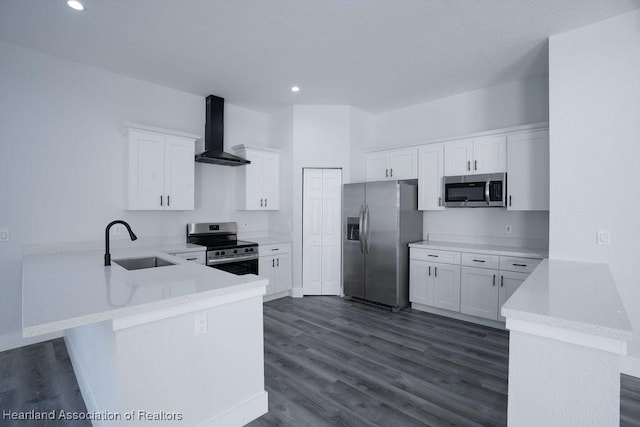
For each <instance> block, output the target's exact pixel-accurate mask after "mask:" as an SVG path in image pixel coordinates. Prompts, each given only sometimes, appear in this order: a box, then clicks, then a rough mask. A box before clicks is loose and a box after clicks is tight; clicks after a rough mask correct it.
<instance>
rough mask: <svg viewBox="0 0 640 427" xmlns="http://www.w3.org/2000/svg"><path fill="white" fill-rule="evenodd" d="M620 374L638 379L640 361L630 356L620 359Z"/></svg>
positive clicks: (639, 376) (639, 375)
mask: <svg viewBox="0 0 640 427" xmlns="http://www.w3.org/2000/svg"><path fill="white" fill-rule="evenodd" d="M620 372H622V373H623V374H626V375H631V376H632V377H636V378H640V359H638V358H637V357H631V356H624V357H622V358H621V359H620Z"/></svg>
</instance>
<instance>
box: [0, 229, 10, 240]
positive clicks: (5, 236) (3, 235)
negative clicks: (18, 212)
mask: <svg viewBox="0 0 640 427" xmlns="http://www.w3.org/2000/svg"><path fill="white" fill-rule="evenodd" d="M9 239H11V234H9V229H8V228H0V242H8V241H9Z"/></svg>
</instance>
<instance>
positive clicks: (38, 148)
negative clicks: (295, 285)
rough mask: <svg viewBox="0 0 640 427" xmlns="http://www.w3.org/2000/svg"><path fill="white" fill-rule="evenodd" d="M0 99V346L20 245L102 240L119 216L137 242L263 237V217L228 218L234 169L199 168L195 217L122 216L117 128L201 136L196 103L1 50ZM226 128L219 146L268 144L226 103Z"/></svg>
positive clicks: (15, 318) (13, 313)
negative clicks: (192, 234) (226, 229)
mask: <svg viewBox="0 0 640 427" xmlns="http://www.w3.org/2000/svg"><path fill="white" fill-rule="evenodd" d="M0 93H1V94H2V96H0V182H2V185H0V200H1V202H0V228H4V227H8V228H10V230H11V240H10V241H9V242H0V295H1V296H0V345H3V343H5V342H6V339H5V340H3V338H6V337H7V336H9V335H10V336H11V337H19V331H20V328H21V310H20V306H21V303H20V301H21V286H20V280H21V279H20V277H21V258H22V246H23V245H25V244H33V243H46V242H65V241H99V240H102V239H103V238H104V227H105V226H106V224H107V223H108V222H109V221H110V220H113V219H116V218H122V219H125V220H127V221H128V222H129V223H130V224H131V226H132V227H133V229H134V231H135V232H136V234H137V235H138V236H139V237H140V239H141V240H142V239H144V238H148V237H164V236H183V235H184V232H185V231H184V227H185V224H186V223H187V222H191V221H218V220H220V221H227V220H237V221H238V222H239V223H240V225H242V224H243V222H244V221H247V222H248V226H247V227H246V228H245V230H244V231H266V230H267V228H268V215H267V214H266V213H263V212H235V210H234V206H235V199H234V197H235V191H234V189H235V173H234V169H233V168H231V167H223V166H214V165H205V164H196V210H195V211H187V212H125V211H123V210H122V207H123V199H124V196H123V191H124V182H125V181H124V159H125V157H124V148H125V140H124V137H123V135H122V132H123V131H124V122H125V121H132V122H138V123H144V124H149V125H154V126H159V127H164V128H170V129H176V130H182V131H187V132H191V133H196V134H200V135H203V134H204V107H205V102H204V99H203V98H202V97H199V96H195V95H192V94H187V93H183V92H179V91H175V90H172V89H168V88H165V87H161V86H158V85H154V84H150V83H146V82H142V81H139V80H134V79H131V78H128V77H123V76H120V75H117V74H113V73H109V72H106V71H102V70H98V69H95V68H92V67H87V66H84V65H79V64H76V63H72V62H69V61H65V60H61V59H58V58H55V57H53V56H49V55H45V54H41V53H37V52H34V51H31V50H27V49H23V48H20V47H16V46H14V45H10V44H6V43H0ZM225 121H226V127H225V137H226V142H225V145H226V147H231V146H232V145H235V144H241V143H245V144H253V145H256V144H257V145H267V140H268V138H267V136H268V117H267V115H265V114H262V113H257V112H253V111H249V110H245V109H242V108H238V107H235V106H233V105H227V108H226V114H225ZM199 145H200V149H201V147H202V142H200V144H199ZM197 151H199V150H197ZM8 334H9V335H8Z"/></svg>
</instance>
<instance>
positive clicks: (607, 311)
mask: <svg viewBox="0 0 640 427" xmlns="http://www.w3.org/2000/svg"><path fill="white" fill-rule="evenodd" d="M502 315H503V316H505V317H506V318H507V322H509V319H518V320H523V321H528V322H533V323H538V324H542V325H547V326H554V327H558V328H562V329H568V330H572V331H577V332H583V333H587V334H591V335H599V336H603V337H607V338H615V339H619V340H624V341H630V340H631V339H632V338H633V330H632V328H631V324H630V323H629V319H628V318H627V314H626V312H625V310H624V307H623V305H622V301H621V300H620V296H619V295H618V290H617V288H616V284H615V282H614V280H613V276H612V275H611V271H610V270H609V266H608V265H606V264H597V263H588V262H576V261H560V260H544V261H542V262H541V263H540V265H539V266H538V267H537V268H536V269H535V270H534V272H533V273H532V274H531V275H530V276H529V277H528V278H527V280H525V282H524V283H523V284H522V285H521V286H520V287H519V288H518V290H517V291H516V292H515V293H514V294H513V295H512V296H511V298H509V299H508V300H507V302H506V303H505V304H504V305H503V306H502ZM508 326H509V325H508V323H507V327H508Z"/></svg>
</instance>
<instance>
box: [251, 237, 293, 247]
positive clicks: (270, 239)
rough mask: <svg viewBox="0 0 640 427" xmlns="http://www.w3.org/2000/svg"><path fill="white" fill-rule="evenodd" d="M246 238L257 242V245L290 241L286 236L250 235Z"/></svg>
mask: <svg viewBox="0 0 640 427" xmlns="http://www.w3.org/2000/svg"><path fill="white" fill-rule="evenodd" d="M247 240H248V241H250V242H254V243H257V244H258V245H259V246H265V245H278V244H281V243H291V238H290V237H286V236H266V237H251V238H247Z"/></svg>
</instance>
